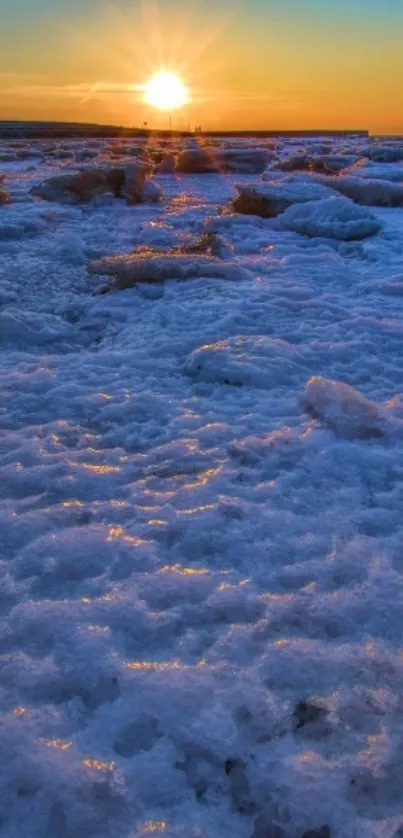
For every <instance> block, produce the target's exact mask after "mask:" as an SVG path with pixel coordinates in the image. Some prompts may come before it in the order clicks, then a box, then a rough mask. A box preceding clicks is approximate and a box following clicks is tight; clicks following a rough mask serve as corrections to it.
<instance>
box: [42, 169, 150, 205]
mask: <svg viewBox="0 0 403 838" xmlns="http://www.w3.org/2000/svg"><path fill="white" fill-rule="evenodd" d="M31 192H32V194H33V195H35V196H36V197H38V198H42V200H45V201H59V202H67V203H88V202H89V201H91V200H92V199H93V198H95V197H97V196H98V195H103V194H105V193H108V192H110V193H112V194H113V195H114V196H115V197H116V198H121V197H123V198H125V199H126V201H127V203H128V204H137V203H143V202H145V203H154V202H156V201H159V200H160V198H161V190H160V189H159V187H158V186H157V185H156V184H155V183H153V182H152V181H146V180H145V173H144V169H143V167H142V166H140V165H138V164H131V165H129V166H126V167H125V168H118V167H112V168H110V169H102V168H96V167H95V168H92V169H82V170H81V171H79V172H75V173H73V174H63V175H55V176H54V177H51V178H48V179H47V180H45V181H44V182H43V183H41V184H39V185H38V186H34V187H33V188H32V190H31Z"/></svg>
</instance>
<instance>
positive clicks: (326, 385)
mask: <svg viewBox="0 0 403 838" xmlns="http://www.w3.org/2000/svg"><path fill="white" fill-rule="evenodd" d="M301 407H302V408H303V410H304V411H305V413H308V414H309V416H312V417H313V418H314V419H318V420H319V421H320V422H323V423H324V424H325V425H328V426H329V427H330V428H332V430H333V431H335V432H336V434H338V435H339V436H343V437H348V438H350V439H372V438H377V437H378V438H379V437H381V436H383V434H384V432H385V429H386V424H387V417H386V415H385V414H384V413H383V411H382V408H381V407H379V406H378V405H377V404H375V402H372V401H370V400H369V399H367V398H365V396H363V395H362V393H359V392H358V390H355V389H354V388H353V387H350V386H349V385H348V384H344V383H343V382H341V381H330V380H329V379H326V378H322V376H314V377H313V378H311V379H310V381H308V384H307V386H306V389H305V393H304V395H303V397H302V399H301Z"/></svg>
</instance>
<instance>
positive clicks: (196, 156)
mask: <svg viewBox="0 0 403 838" xmlns="http://www.w3.org/2000/svg"><path fill="white" fill-rule="evenodd" d="M270 156H271V155H270V152H269V151H268V150H267V149H253V148H242V149H238V148H229V149H224V148H223V149H214V148H209V149H207V148H206V149H204V148H200V147H198V148H194V149H186V150H185V151H182V152H181V153H180V154H179V156H178V159H177V161H176V171H177V172H180V173H181V174H217V173H220V172H238V173H239V174H241V173H244V174H261V173H262V172H264V170H265V168H266V166H267V163H268V162H269V159H270Z"/></svg>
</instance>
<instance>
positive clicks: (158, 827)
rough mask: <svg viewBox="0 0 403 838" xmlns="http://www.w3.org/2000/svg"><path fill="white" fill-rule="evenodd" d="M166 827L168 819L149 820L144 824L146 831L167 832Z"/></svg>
mask: <svg viewBox="0 0 403 838" xmlns="http://www.w3.org/2000/svg"><path fill="white" fill-rule="evenodd" d="M166 828H167V823H166V821H147V823H145V824H144V829H145V830H146V832H165V830H166Z"/></svg>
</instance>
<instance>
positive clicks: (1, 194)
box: [0, 175, 8, 206]
mask: <svg viewBox="0 0 403 838" xmlns="http://www.w3.org/2000/svg"><path fill="white" fill-rule="evenodd" d="M3 181H4V177H3V175H0V206H1V205H2V204H7V203H8V194H7V192H6V190H5V189H4V186H3Z"/></svg>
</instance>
